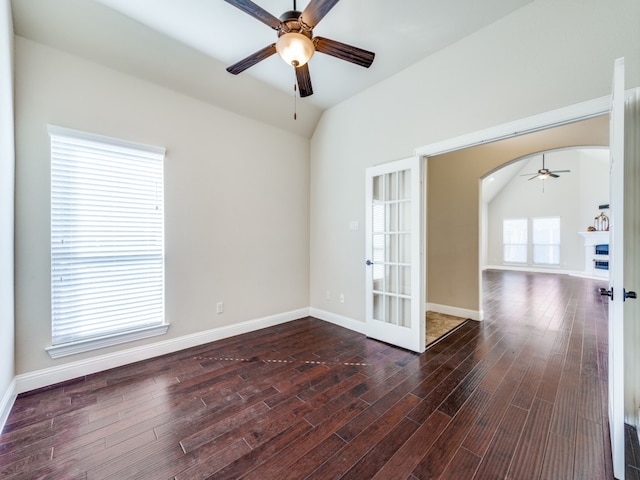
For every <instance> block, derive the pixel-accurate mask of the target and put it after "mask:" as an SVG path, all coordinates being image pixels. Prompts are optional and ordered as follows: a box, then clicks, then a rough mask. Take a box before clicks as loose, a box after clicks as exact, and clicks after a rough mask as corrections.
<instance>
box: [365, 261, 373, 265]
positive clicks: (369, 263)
mask: <svg viewBox="0 0 640 480" xmlns="http://www.w3.org/2000/svg"><path fill="white" fill-rule="evenodd" d="M365 263H366V264H367V266H370V265H373V262H372V261H371V260H367V261H366V262H365Z"/></svg>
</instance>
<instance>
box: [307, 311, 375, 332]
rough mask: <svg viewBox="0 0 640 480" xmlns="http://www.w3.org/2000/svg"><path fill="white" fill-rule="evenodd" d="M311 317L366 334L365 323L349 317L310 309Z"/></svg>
mask: <svg viewBox="0 0 640 480" xmlns="http://www.w3.org/2000/svg"><path fill="white" fill-rule="evenodd" d="M309 315H311V316H312V317H315V318H318V319H320V320H324V321H325V322H329V323H333V324H334V325H338V326H339V327H344V328H346V329H349V330H352V331H354V332H358V333H362V334H363V335H364V334H365V323H364V322H361V321H359V320H354V319H353V318H349V317H343V316H342V315H337V314H335V313H331V312H327V311H324V310H320V309H318V308H313V307H312V308H310V309H309Z"/></svg>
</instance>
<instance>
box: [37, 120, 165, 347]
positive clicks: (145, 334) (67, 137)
mask: <svg viewBox="0 0 640 480" xmlns="http://www.w3.org/2000/svg"><path fill="white" fill-rule="evenodd" d="M48 132H49V135H50V137H51V152H50V153H51V171H52V174H51V182H50V186H51V188H52V190H51V194H52V198H51V222H52V223H51V231H52V235H51V242H52V243H51V275H52V276H51V289H52V290H51V302H52V303H51V309H52V310H51V328H52V345H51V346H50V347H47V348H46V351H47V352H48V353H49V355H50V356H51V358H59V357H64V356H67V355H74V354H77V353H81V352H86V351H90V350H95V349H99V348H104V347H108V346H112V345H118V344H122V343H125V342H131V341H134V340H140V339H144V338H150V337H154V336H157V335H163V334H165V333H166V332H167V331H168V328H169V324H168V323H167V321H166V318H165V310H164V308H165V295H164V285H165V272H164V263H165V252H164V158H165V153H166V150H165V149H164V148H161V147H154V146H149V145H143V144H139V143H134V142H129V141H125V140H120V139H117V138H112V137H107V136H104V135H98V134H93V133H88V132H83V131H79V130H74V129H69V128H65V127H59V126H56V125H49V126H48ZM54 142H55V145H56V148H59V146H60V145H62V146H65V147H67V146H68V147H69V148H70V149H71V150H70V152H71V154H72V156H73V155H79V156H80V157H82V153H81V150H82V149H83V148H87V149H89V150H90V149H92V148H102V149H106V151H107V152H109V155H113V158H118V159H120V160H122V159H124V158H126V155H127V152H133V153H134V154H135V155H139V156H140V158H141V159H143V160H144V159H148V160H149V161H150V162H151V161H154V162H156V163H157V162H159V168H160V172H159V173H158V172H157V167H158V165H156V166H154V167H152V168H153V169H154V171H156V174H158V177H159V179H160V180H159V181H160V182H161V183H160V185H161V187H160V188H161V194H160V197H158V196H157V193H156V200H158V199H159V201H160V204H159V208H160V219H159V222H160V225H159V226H158V225H157V226H156V228H155V234H154V236H153V239H154V240H155V241H156V244H155V247H154V252H155V253H154V254H153V255H151V257H155V258H156V260H154V261H153V262H155V263H153V264H154V265H156V269H157V270H158V269H159V270H160V274H159V275H158V274H156V276H155V278H156V282H155V283H156V287H155V292H156V293H155V294H154V297H153V298H154V299H155V302H157V301H158V297H159V299H160V303H161V305H160V306H159V305H158V304H157V303H154V305H155V309H156V311H158V309H159V311H160V312H161V313H159V314H158V319H157V320H155V319H154V320H151V321H149V322H141V321H140V320H138V321H137V322H132V323H135V325H134V326H132V328H129V329H122V328H117V329H113V331H111V332H107V333H104V334H100V335H95V336H91V337H87V336H82V335H81V334H77V335H78V338H72V339H70V340H66V341H63V342H54V335H53V334H54V324H55V323H54V322H56V313H55V312H56V308H57V307H54V301H55V300H56V299H59V298H60V293H59V291H56V290H55V288H58V290H59V287H55V288H54V282H55V281H54V275H56V276H57V275H59V274H56V273H55V272H56V268H57V266H58V265H60V261H59V258H62V257H60V254H59V253H57V252H54V243H53V242H54V231H55V232H56V233H57V232H60V231H64V228H67V227H62V230H59V229H58V228H57V227H56V228H54V223H53V222H54V206H58V207H59V206H60V205H61V200H60V198H58V194H57V193H56V199H55V200H54V183H55V185H56V187H55V188H58V187H57V185H58V183H56V182H58V180H57V179H56V180H54V170H55V172H62V173H63V174H64V172H65V170H64V168H65V167H63V168H61V169H57V168H56V169H54V155H56V156H58V157H56V160H55V161H56V162H58V163H64V162H65V160H64V159H63V160H60V158H62V157H65V156H67V155H66V154H61V153H59V152H57V151H56V153H55V154H54ZM74 144H75V147H74ZM74 148H75V150H74ZM84 155H85V159H86V158H88V154H87V153H86V152H84ZM118 155H120V157H118ZM74 161H75V159H70V160H69V164H72V162H74ZM96 165H100V164H96ZM139 165H140V164H138V165H136V166H135V167H134V168H136V167H138V166H139ZM69 168H73V167H69ZM114 171H115V170H114ZM127 172H129V171H128V170H127ZM73 182H74V180H72V183H71V184H72V185H73V186H74V187H75V188H77V187H78V184H81V181H80V180H78V181H75V183H73ZM140 183H143V182H140ZM116 184H117V180H116V183H114V185H116ZM156 185H157V183H156ZM156 188H157V187H156ZM120 190H122V189H120ZM105 191H107V192H109V193H113V190H108V187H105ZM65 194H68V192H65ZM61 198H64V200H65V201H67V198H66V197H61ZM128 199H129V200H131V197H128ZM85 201H86V200H85ZM79 205H86V204H84V203H80V204H79ZM155 209H156V211H157V209H158V206H157V205H156V207H155ZM58 215H59V214H58V213H56V217H55V218H56V220H55V221H56V222H57V221H59V220H58V218H62V219H64V218H66V217H65V216H67V215H68V214H66V213H65V214H62V217H58ZM76 215H77V214H76ZM133 219H134V220H135V216H134V217H133ZM157 223H158V221H157V220H156V224H157ZM158 230H159V233H158ZM116 231H117V232H118V233H119V234H120V235H121V236H122V237H124V236H125V234H124V230H122V231H120V230H116ZM110 233H111V231H110ZM72 235H73V234H72ZM116 237H117V236H116ZM144 238H147V239H148V240H150V239H151V238H152V237H144ZM100 240H103V239H100ZM158 241H159V242H160V245H158V243H157V242H158ZM98 243H101V242H100V241H99V242H98ZM142 248H144V247H142ZM107 249H108V248H107V247H106V246H103V245H100V248H99V249H98V250H97V251H98V252H102V253H103V254H104V250H107ZM79 250H80V249H79ZM71 255H72V260H71V261H72V262H77V264H78V265H82V264H83V261H82V260H80V261H78V259H79V258H82V255H81V254H76V253H75V252H73V253H72V254H71ZM158 255H159V256H160V261H158V260H157V257H158ZM111 257H113V258H120V257H121V255H109V256H107V258H111ZM107 261H108V260H107ZM54 262H58V263H56V264H55V265H54ZM114 265H122V262H120V263H114ZM158 281H159V282H160V283H161V285H160V287H158V286H157V284H158ZM73 288H76V287H75V286H74V287H73ZM82 288H83V287H82V286H80V287H77V291H78V292H81V291H82ZM158 289H160V291H158ZM120 308H121V309H122V310H123V311H126V308H123V307H120ZM58 315H59V314H58ZM99 315H101V316H103V315H104V312H102V313H100V314H99ZM154 318H155V317H154ZM58 320H60V319H58ZM60 321H61V320H60ZM81 322H82V320H80V321H77V323H78V325H81ZM99 323H100V325H102V326H104V325H107V326H108V322H104V320H100V321H99ZM145 323H146V324H145Z"/></svg>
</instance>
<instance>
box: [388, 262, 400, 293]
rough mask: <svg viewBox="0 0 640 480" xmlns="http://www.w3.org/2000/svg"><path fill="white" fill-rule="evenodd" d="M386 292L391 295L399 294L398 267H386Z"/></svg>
mask: <svg viewBox="0 0 640 480" xmlns="http://www.w3.org/2000/svg"><path fill="white" fill-rule="evenodd" d="M385 270H386V274H387V275H386V279H385V280H386V281H385V285H386V290H387V292H389V293H398V267H396V266H395V265H387V267H386V269H385Z"/></svg>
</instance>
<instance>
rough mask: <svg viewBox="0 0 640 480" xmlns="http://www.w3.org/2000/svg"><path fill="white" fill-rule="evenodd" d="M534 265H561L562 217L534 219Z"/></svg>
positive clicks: (532, 223)
mask: <svg viewBox="0 0 640 480" xmlns="http://www.w3.org/2000/svg"><path fill="white" fill-rule="evenodd" d="M531 225H532V230H533V239H532V240H533V263H534V265H560V217H546V218H532V219H531Z"/></svg>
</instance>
